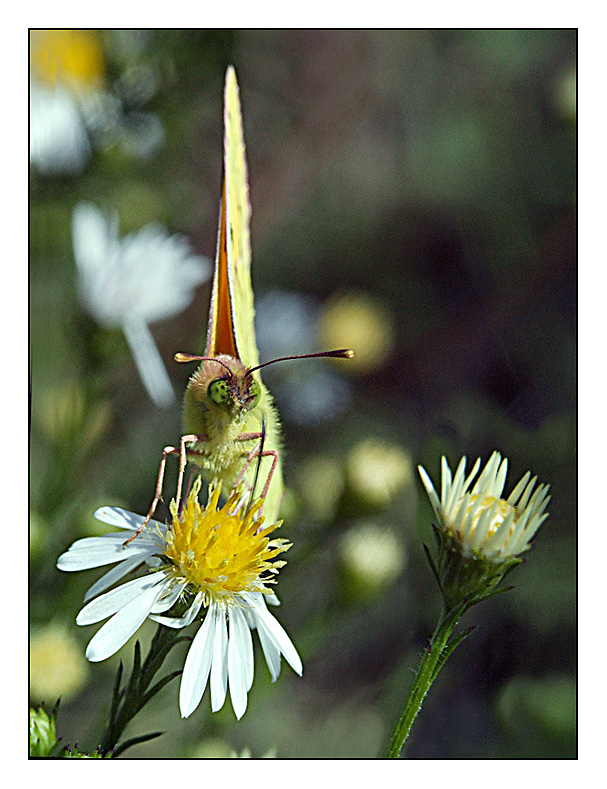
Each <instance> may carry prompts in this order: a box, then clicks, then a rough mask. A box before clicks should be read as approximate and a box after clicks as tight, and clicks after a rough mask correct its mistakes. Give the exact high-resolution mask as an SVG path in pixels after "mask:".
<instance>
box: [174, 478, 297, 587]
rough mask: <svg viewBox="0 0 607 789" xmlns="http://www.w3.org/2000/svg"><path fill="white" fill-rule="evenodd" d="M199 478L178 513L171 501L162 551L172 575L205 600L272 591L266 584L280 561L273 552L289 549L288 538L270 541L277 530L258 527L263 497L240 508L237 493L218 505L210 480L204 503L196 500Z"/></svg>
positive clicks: (215, 488) (218, 488)
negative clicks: (169, 565) (271, 534)
mask: <svg viewBox="0 0 607 789" xmlns="http://www.w3.org/2000/svg"><path fill="white" fill-rule="evenodd" d="M200 487H201V481H200V479H198V480H197V481H196V483H195V484H194V486H193V488H192V491H191V493H190V495H189V496H188V499H187V502H186V505H185V507H184V508H183V511H182V512H181V513H177V508H176V506H175V503H174V502H173V503H172V504H171V513H172V515H173V522H172V525H171V528H170V530H169V531H168V532H167V535H166V538H165V539H166V547H165V551H164V553H165V555H166V556H167V558H168V559H169V560H170V561H171V563H172V565H173V568H174V572H175V574H176V575H179V576H181V577H182V578H184V579H185V580H186V581H187V582H188V584H189V585H190V588H192V589H193V590H194V591H195V592H198V591H202V592H203V593H204V594H205V597H206V599H207V601H208V602H210V601H212V600H214V601H217V602H219V601H224V602H229V601H230V600H233V599H234V598H235V597H236V596H237V595H238V594H240V593H242V592H262V593H265V594H269V593H271V591H272V590H271V588H269V587H268V586H267V584H272V583H275V577H274V576H276V574H277V573H278V570H279V569H280V567H282V566H283V565H284V564H285V562H284V561H275V559H276V556H278V555H279V554H281V553H283V552H284V551H286V550H288V549H289V548H290V547H291V543H289V542H288V541H287V540H270V538H269V536H268V535H269V534H270V532H272V531H273V530H274V529H275V528H276V524H271V525H270V526H267V527H266V528H263V517H261V516H260V515H259V511H260V509H261V507H262V505H263V499H257V500H256V501H255V503H254V504H253V505H252V506H251V507H245V506H240V507H239V500H240V499H239V491H236V492H234V493H232V495H231V496H230V498H229V499H228V501H227V502H226V504H225V505H224V506H223V507H219V506H218V504H219V495H220V493H221V485H220V484H217V485H214V484H212V485H211V486H210V487H209V496H208V502H207V505H206V507H202V506H201V505H200V504H199V502H198V493H199V491H200Z"/></svg>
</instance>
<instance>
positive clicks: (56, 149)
mask: <svg viewBox="0 0 607 789" xmlns="http://www.w3.org/2000/svg"><path fill="white" fill-rule="evenodd" d="M90 155H91V146H90V143H89V139H88V135H87V132H86V129H85V126H84V122H83V119H82V115H81V113H80V111H79V109H78V107H77V105H76V102H75V101H74V99H73V98H72V95H71V94H70V92H69V91H68V90H66V89H65V88H64V87H62V86H61V85H56V86H55V87H54V88H47V87H45V86H43V85H40V84H38V83H36V82H33V81H32V82H31V83H30V163H31V164H32V165H33V166H34V167H35V168H36V169H37V170H38V171H39V172H41V173H42V174H44V175H56V174H58V173H68V174H71V175H77V174H78V173H80V172H82V170H83V169H84V166H85V165H86V163H87V162H88V160H89V157H90Z"/></svg>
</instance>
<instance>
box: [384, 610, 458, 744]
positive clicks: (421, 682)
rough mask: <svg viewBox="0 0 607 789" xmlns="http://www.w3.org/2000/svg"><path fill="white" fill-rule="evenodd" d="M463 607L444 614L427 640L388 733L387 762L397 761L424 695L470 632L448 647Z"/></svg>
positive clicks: (456, 639)
mask: <svg viewBox="0 0 607 789" xmlns="http://www.w3.org/2000/svg"><path fill="white" fill-rule="evenodd" d="M467 607H468V606H467V605H466V604H465V603H461V604H460V605H458V606H456V607H455V608H453V609H452V610H451V611H445V612H444V613H443V614H442V616H441V618H440V620H439V622H438V624H437V626H436V630H435V631H434V635H433V636H432V639H431V640H430V644H429V645H428V647H427V648H426V652H425V654H424V657H423V658H422V662H421V665H420V667H419V671H418V672H417V676H416V678H415V682H414V683H413V687H412V688H411V691H410V692H409V696H408V697H407V701H406V702H405V706H404V707H403V709H402V712H401V714H400V717H399V719H398V722H397V724H396V726H395V727H394V731H393V732H392V736H391V738H390V745H389V746H388V751H387V753H386V758H387V759H398V758H399V756H400V753H401V751H402V749H403V746H404V744H405V741H406V740H407V737H408V736H409V733H410V731H411V727H412V726H413V722H414V721H415V719H416V717H417V714H418V713H419V711H420V709H421V706H422V704H423V702H424V699H425V698H426V694H427V693H428V691H429V690H430V687H431V686H432V683H433V682H434V680H435V679H436V677H437V676H438V673H439V671H440V670H441V668H442V667H443V665H444V663H445V660H446V659H447V657H449V655H450V654H451V652H452V651H453V649H454V648H455V647H456V646H457V645H458V644H460V643H461V642H462V641H463V640H464V638H465V637H466V636H467V635H468V634H469V633H470V632H471V631H470V630H469V631H466V632H465V633H463V634H462V635H461V636H457V637H456V638H455V639H453V641H452V642H451V643H449V639H450V638H451V634H452V633H453V629H454V628H455V625H456V624H457V621H458V619H459V618H460V617H461V615H462V614H463V613H464V611H465V610H466V608H467Z"/></svg>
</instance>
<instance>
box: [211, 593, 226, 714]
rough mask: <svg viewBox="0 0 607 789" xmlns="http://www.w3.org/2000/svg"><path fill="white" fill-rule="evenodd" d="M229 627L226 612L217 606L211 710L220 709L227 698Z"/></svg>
mask: <svg viewBox="0 0 607 789" xmlns="http://www.w3.org/2000/svg"><path fill="white" fill-rule="evenodd" d="M227 649H228V628H227V625H226V618H225V614H224V612H223V611H222V610H221V608H220V607H219V606H216V608H215V635H214V639H213V665H212V666H211V710H212V711H213V712H217V710H220V709H221V708H222V707H223V705H224V702H225V700H226V690H227V686H228V661H227V660H226V657H227V654H226V653H227Z"/></svg>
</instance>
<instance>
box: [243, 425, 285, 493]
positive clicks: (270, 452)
mask: <svg viewBox="0 0 607 789" xmlns="http://www.w3.org/2000/svg"><path fill="white" fill-rule="evenodd" d="M262 437H263V434H262V433H241V434H240V435H239V436H238V437H237V438H236V440H237V441H249V440H251V439H255V438H262ZM261 447H262V443H261V442H260V443H259V444H257V446H256V447H254V448H253V449H252V450H251V451H250V452H249V453H248V454H246V453H244V452H243V455H242V456H243V457H245V458H246V460H245V463H244V466H243V467H242V470H241V472H240V474H239V475H238V477H237V478H236V482H235V483H234V487H236V486H237V485H238V484H239V483H240V482H242V480H243V479H244V475H245V472H246V470H247V468H248V467H249V465H250V464H251V461H252V460H254V459H255V458H256V457H272V466H271V467H270V471H269V472H268V478H267V480H266V484H265V485H264V488H263V491H262V492H261V495H262V497H263V498H265V497H266V496H267V495H268V488H269V487H270V482H271V481H272V477H273V476H274V471H275V470H276V465H277V463H278V455H279V453H278V451H277V450H276V449H264V450H261Z"/></svg>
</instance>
